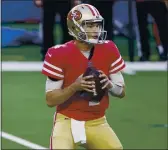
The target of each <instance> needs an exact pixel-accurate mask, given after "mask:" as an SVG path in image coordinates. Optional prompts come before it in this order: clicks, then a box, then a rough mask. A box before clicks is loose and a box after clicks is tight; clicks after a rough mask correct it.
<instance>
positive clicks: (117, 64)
mask: <svg viewBox="0 0 168 150" xmlns="http://www.w3.org/2000/svg"><path fill="white" fill-rule="evenodd" d="M109 48H110V53H111V58H110V59H111V65H110V69H109V74H115V73H117V72H119V71H121V70H123V69H124V68H125V62H124V60H123V58H122V56H121V54H120V52H119V50H118V48H117V46H116V45H115V44H114V43H113V42H112V41H110V42H109Z"/></svg>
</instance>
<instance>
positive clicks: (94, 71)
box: [81, 63, 106, 102]
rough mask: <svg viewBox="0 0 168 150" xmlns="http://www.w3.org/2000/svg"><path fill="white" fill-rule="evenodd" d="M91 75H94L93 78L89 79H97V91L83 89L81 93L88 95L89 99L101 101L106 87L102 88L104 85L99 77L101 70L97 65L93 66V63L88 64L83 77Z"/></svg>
mask: <svg viewBox="0 0 168 150" xmlns="http://www.w3.org/2000/svg"><path fill="white" fill-rule="evenodd" d="M89 75H93V79H89V80H92V81H95V92H94V93H91V92H87V91H82V92H81V95H82V96H84V97H86V98H87V99H88V100H89V101H93V102H100V101H101V100H102V98H103V96H104V95H105V93H106V89H102V86H103V85H102V84H101V83H100V81H101V79H100V78H99V75H100V72H99V71H98V70H97V69H96V68H95V67H93V66H92V64H91V63H89V64H88V67H87V69H86V71H85V73H84V74H83V77H84V76H89Z"/></svg>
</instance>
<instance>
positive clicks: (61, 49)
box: [47, 41, 71, 57]
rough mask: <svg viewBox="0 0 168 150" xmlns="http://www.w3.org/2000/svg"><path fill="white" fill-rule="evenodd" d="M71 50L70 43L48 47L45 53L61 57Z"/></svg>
mask: <svg viewBox="0 0 168 150" xmlns="http://www.w3.org/2000/svg"><path fill="white" fill-rule="evenodd" d="M70 48H71V41H70V42H67V43H64V44H58V45H54V46H52V47H50V48H49V49H48V51H47V54H49V55H54V56H57V57H59V56H63V55H65V54H66V52H67V51H68V50H69V49H70Z"/></svg>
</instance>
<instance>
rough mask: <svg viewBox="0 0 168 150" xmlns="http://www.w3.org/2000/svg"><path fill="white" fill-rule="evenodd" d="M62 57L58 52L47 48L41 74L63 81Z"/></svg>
mask: <svg viewBox="0 0 168 150" xmlns="http://www.w3.org/2000/svg"><path fill="white" fill-rule="evenodd" d="M63 60H64V59H63V56H62V55H61V53H60V50H58V49H54V48H49V49H48V51H47V53H46V56H45V60H44V63H43V67H42V74H44V75H46V76H48V77H51V78H54V79H58V80H63V79H64V64H63Z"/></svg>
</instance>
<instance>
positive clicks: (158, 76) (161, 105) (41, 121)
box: [2, 72, 168, 149]
mask: <svg viewBox="0 0 168 150" xmlns="http://www.w3.org/2000/svg"><path fill="white" fill-rule="evenodd" d="M124 77H125V82H126V93H127V94H126V97H125V98H124V99H123V100H121V99H116V98H113V97H111V99H110V101H111V102H110V108H109V109H108V111H107V119H108V121H109V124H110V125H111V126H112V128H113V129H114V130H115V132H116V133H117V135H118V137H119V138H120V140H121V142H122V144H123V146H124V148H125V149H142V148H144V149H167V148H168V146H167V141H168V138H167V130H168V128H167V127H162V126H159V124H167V117H168V116H167V115H168V114H167V74H166V72H150V73H149V72H141V73H137V74H136V75H135V76H128V75H124ZM44 91H45V77H44V76H43V75H41V74H40V72H2V131H4V132H7V133H10V134H13V135H15V136H18V137H21V138H24V139H26V140H28V141H31V142H33V143H36V144H39V145H41V146H44V147H48V145H49V136H50V133H51V129H52V120H53V113H54V111H55V108H48V107H47V105H46V104H45V95H44ZM10 148H12V149H24V148H25V147H24V146H22V145H18V144H16V143H14V142H11V141H9V140H6V139H3V138H2V149H10Z"/></svg>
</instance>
